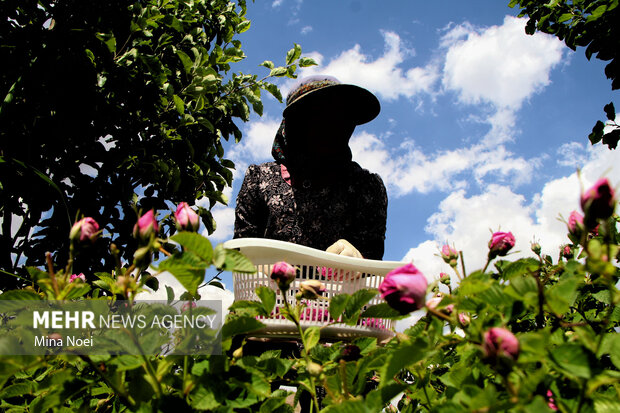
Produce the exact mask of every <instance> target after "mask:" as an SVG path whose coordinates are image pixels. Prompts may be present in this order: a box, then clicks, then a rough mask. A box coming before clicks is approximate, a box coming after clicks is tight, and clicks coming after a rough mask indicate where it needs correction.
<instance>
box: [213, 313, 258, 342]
mask: <svg viewBox="0 0 620 413" xmlns="http://www.w3.org/2000/svg"><path fill="white" fill-rule="evenodd" d="M263 327H265V324H263V323H261V322H260V321H258V320H257V319H256V318H254V317H252V316H239V317H235V318H233V319H230V320H227V321H226V323H225V324H224V326H223V327H222V338H223V339H224V340H225V339H227V338H230V337H233V336H236V335H238V334H245V333H250V332H252V331H255V330H259V329H261V328H263Z"/></svg>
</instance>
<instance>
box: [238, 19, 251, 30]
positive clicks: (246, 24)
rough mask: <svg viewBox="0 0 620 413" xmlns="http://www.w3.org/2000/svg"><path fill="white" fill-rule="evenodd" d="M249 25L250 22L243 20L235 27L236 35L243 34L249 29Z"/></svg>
mask: <svg viewBox="0 0 620 413" xmlns="http://www.w3.org/2000/svg"><path fill="white" fill-rule="evenodd" d="M251 23H252V22H251V21H250V20H243V21H242V22H241V23H239V24H238V25H237V28H236V30H235V31H236V32H237V33H243V32H245V31H247V30H248V29H249V28H250V25H251Z"/></svg>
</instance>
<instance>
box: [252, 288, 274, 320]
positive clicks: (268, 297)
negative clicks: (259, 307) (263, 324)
mask: <svg viewBox="0 0 620 413" xmlns="http://www.w3.org/2000/svg"><path fill="white" fill-rule="evenodd" d="M256 295H258V298H260V301H261V303H262V304H263V308H264V309H265V315H266V316H269V315H270V314H271V312H272V311H273V308H274V307H275V305H276V292H275V291H274V290H272V289H271V288H269V287H267V286H265V285H261V286H259V287H257V288H256Z"/></svg>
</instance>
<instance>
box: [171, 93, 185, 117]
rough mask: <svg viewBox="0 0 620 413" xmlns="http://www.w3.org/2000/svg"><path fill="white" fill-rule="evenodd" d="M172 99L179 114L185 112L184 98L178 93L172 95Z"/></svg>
mask: <svg viewBox="0 0 620 413" xmlns="http://www.w3.org/2000/svg"><path fill="white" fill-rule="evenodd" d="M172 100H173V101H174V107H175V109H176V110H177V112H179V115H182V114H183V113H185V103H184V102H183V99H181V98H180V97H179V96H177V95H172Z"/></svg>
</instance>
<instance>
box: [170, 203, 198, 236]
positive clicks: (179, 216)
mask: <svg viewBox="0 0 620 413" xmlns="http://www.w3.org/2000/svg"><path fill="white" fill-rule="evenodd" d="M174 218H175V220H176V222H177V227H178V228H179V229H180V230H183V231H192V232H196V231H198V228H199V227H200V220H199V218H198V214H197V213H196V212H194V210H193V209H191V208H190V207H189V205H188V204H187V202H181V203H179V206H177V210H176V212H175V213H174Z"/></svg>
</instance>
